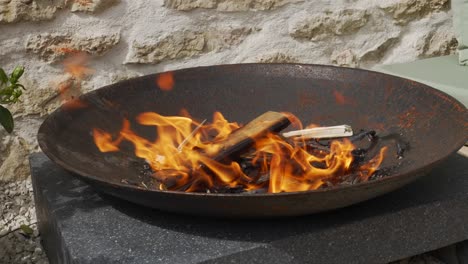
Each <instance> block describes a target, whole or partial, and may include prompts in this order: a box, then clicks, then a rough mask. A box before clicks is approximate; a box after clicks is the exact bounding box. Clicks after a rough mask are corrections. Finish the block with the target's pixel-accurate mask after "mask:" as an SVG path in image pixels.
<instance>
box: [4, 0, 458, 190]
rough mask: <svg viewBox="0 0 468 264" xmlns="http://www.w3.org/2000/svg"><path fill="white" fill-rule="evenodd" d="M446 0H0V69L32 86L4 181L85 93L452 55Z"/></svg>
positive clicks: (10, 138) (18, 114) (20, 169)
mask: <svg viewBox="0 0 468 264" xmlns="http://www.w3.org/2000/svg"><path fill="white" fill-rule="evenodd" d="M456 44H457V43H456V40H455V39H454V34H453V32H452V26H451V13H450V11H449V3H448V0H314V1H307V0H138V1H135V0H74V1H71V0H0V47H1V48H0V64H1V66H3V67H4V68H6V69H8V70H10V69H12V68H13V67H14V65H17V64H19V65H24V66H25V67H26V74H25V76H24V78H23V79H22V82H23V83H24V84H25V86H26V87H27V88H28V90H27V91H26V92H25V94H24V95H23V102H22V103H21V104H18V105H15V106H13V111H14V116H15V120H16V129H15V132H14V133H13V134H12V135H7V134H6V132H4V131H3V130H1V129H0V151H1V155H0V181H5V180H11V179H20V178H25V177H27V176H28V174H29V173H28V171H29V170H28V168H27V162H26V157H27V154H28V153H29V152H31V151H36V150H37V149H38V148H37V143H36V139H35V134H36V131H37V129H38V127H39V125H40V124H41V122H42V120H43V119H44V117H45V116H46V115H47V113H50V112H51V111H53V110H54V109H55V108H56V107H57V106H58V105H59V104H60V98H56V96H55V95H56V93H57V89H58V87H59V86H60V85H61V84H63V83H64V82H65V83H70V82H72V83H74V84H75V85H76V86H77V85H79V86H80V87H81V92H86V91H90V90H93V89H96V88H99V87H101V86H103V85H106V84H110V83H113V82H116V81H119V80H123V79H127V78H131V77H135V76H139V75H143V74H148V73H153V72H157V71H163V70H172V69H178V68H184V67H192V66H200V65H212V64H225V63H244V62H269V63H271V62H300V63H319V64H335V65H342V66H350V67H370V66H372V65H375V64H380V63H396V62H406V61H412V60H416V59H419V58H426V57H430V56H439V55H444V54H449V53H451V52H453V50H454V48H455V46H456ZM70 51H81V52H85V53H87V54H89V56H90V58H91V59H90V61H89V67H91V68H93V69H94V72H93V74H92V75H91V76H88V77H87V78H85V79H84V80H80V79H77V78H76V76H75V77H73V76H72V75H70V74H69V73H64V70H63V60H64V58H66V56H67V54H66V53H67V52H70Z"/></svg>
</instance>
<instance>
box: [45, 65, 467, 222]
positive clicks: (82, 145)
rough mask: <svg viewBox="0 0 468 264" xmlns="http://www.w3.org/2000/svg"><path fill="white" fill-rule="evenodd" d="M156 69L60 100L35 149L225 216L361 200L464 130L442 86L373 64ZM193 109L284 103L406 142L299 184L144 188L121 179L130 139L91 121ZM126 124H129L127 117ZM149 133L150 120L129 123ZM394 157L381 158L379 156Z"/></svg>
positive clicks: (152, 200)
mask: <svg viewBox="0 0 468 264" xmlns="http://www.w3.org/2000/svg"><path fill="white" fill-rule="evenodd" d="M156 78H157V74H153V75H148V76H144V77H140V78H136V79H132V80H128V81H124V82H120V83H116V84H113V85H110V86H107V87H104V88H101V89H99V90H96V91H94V92H91V93H89V94H86V95H84V96H82V97H81V99H80V100H81V101H82V104H84V105H86V107H84V108H78V109H67V108H64V107H62V108H60V109H58V110H57V111H55V112H54V113H53V114H51V115H50V116H49V117H48V118H47V119H46V121H45V122H44V123H43V124H42V126H41V128H40V129H39V133H38V141H39V145H40V147H41V149H42V150H43V151H44V153H45V154H46V155H47V156H48V157H49V158H51V159H52V160H53V161H54V162H56V163H57V164H59V165H60V166H62V167H64V168H65V169H67V170H69V171H71V172H74V173H75V174H77V175H78V176H79V177H82V178H83V179H84V180H86V181H88V182H90V183H92V184H93V185H94V186H95V187H97V188H99V189H100V190H101V191H104V192H106V193H108V194H111V195H114V196H117V197H120V198H123V199H125V200H129V201H132V202H135V203H139V204H142V205H146V206H149V207H154V208H159V209H163V210H168V211H175V212H182V213H190V214H200V215H214V216H225V217H271V216H289V215H302V214H310V213H315V212H320V211H326V210H331V209H336V208H340V207H344V206H347V205H351V204H354V203H358V202H360V201H364V200H367V199H370V198H373V197H376V196H378V195H381V194H384V193H387V192H389V191H392V190H395V189H397V188H400V187H401V186H403V185H405V184H407V183H409V182H411V181H413V180H415V179H416V178H418V177H420V176H422V175H424V174H425V173H427V172H428V171H429V170H430V169H431V168H433V167H434V166H436V165H437V164H438V163H439V162H441V161H442V160H444V159H445V158H447V157H448V156H449V155H450V154H452V153H454V152H455V151H457V150H458V149H459V148H460V147H461V146H463V144H464V143H465V142H466V141H467V140H468V111H467V109H466V108H465V107H464V106H463V105H462V104H461V103H459V102H458V101H456V100H455V99H453V98H452V97H450V96H449V95H447V94H445V93H443V92H440V91H438V90H435V89H432V88H430V87H428V86H426V85H423V84H421V83H417V82H414V81H410V80H406V79H402V78H399V77H395V76H390V75H386V74H382V73H377V72H371V71H365V70H359V69H348V68H339V67H332V66H320V65H299V64H241V65H223V66H210V67H199V68H192V69H184V70H179V71H175V72H174V78H175V87H174V89H173V90H171V91H162V90H160V89H159V88H158V86H157V84H156ZM181 108H185V109H187V110H188V111H189V112H190V113H191V114H192V115H193V116H194V117H195V118H198V119H204V118H210V117H211V116H212V113H213V112H214V111H221V112H222V113H223V114H225V116H226V118H227V119H228V120H233V121H238V122H240V123H245V122H248V121H249V120H251V119H253V118H255V117H256V116H258V115H259V114H261V113H263V112H266V111H269V110H272V111H287V112H292V113H293V114H295V115H297V116H298V117H299V118H300V119H301V120H302V121H303V122H304V123H315V124H321V125H327V126H331V125H341V124H345V123H346V124H349V125H351V126H352V127H353V128H354V129H355V130H357V129H360V128H362V129H374V130H376V131H377V133H384V134H386V133H399V134H402V135H403V136H404V138H405V139H406V140H407V141H409V142H410V145H411V149H410V150H409V151H408V152H407V153H406V156H405V158H404V159H403V161H402V162H400V163H401V164H399V165H398V170H396V171H395V173H393V174H392V175H391V176H389V177H385V178H383V179H380V180H375V181H370V182H367V183H360V184H356V185H353V186H350V187H339V188H332V189H323V190H316V191H307V192H295V193H280V194H255V195H239V194H205V193H181V192H168V191H158V190H146V189H143V188H139V187H136V186H133V185H128V184H124V183H121V180H122V179H132V178H136V177H137V175H139V171H138V168H137V167H135V166H133V165H132V164H133V162H134V159H133V157H134V154H133V152H132V149H131V148H127V149H126V150H124V151H123V152H122V153H106V154H105V155H104V154H102V153H100V152H99V151H98V149H97V148H96V146H95V145H94V142H93V138H92V135H91V129H92V128H94V127H97V128H101V129H103V130H106V131H118V130H120V128H121V124H122V118H124V117H126V118H129V119H130V120H132V119H133V118H134V117H135V116H136V115H137V114H139V113H141V112H147V111H152V112H158V113H160V114H163V115H176V114H178V113H179V111H180V109H181ZM133 125H134V124H133ZM132 127H134V128H135V130H136V132H137V133H139V134H140V135H142V136H144V137H146V138H149V139H154V138H155V136H156V135H155V131H154V128H150V127H135V125H134V126H132ZM396 162H398V161H397V160H396V159H395V158H388V159H386V160H385V161H384V163H383V164H382V166H392V165H395V163H396Z"/></svg>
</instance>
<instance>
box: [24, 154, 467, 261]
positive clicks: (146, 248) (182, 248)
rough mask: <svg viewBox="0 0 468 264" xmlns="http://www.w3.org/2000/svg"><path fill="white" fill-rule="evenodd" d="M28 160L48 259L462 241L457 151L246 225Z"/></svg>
mask: <svg viewBox="0 0 468 264" xmlns="http://www.w3.org/2000/svg"><path fill="white" fill-rule="evenodd" d="M30 163H31V169H32V177H33V187H34V192H35V200H36V207H37V214H38V219H39V229H40V231H41V234H42V237H43V244H44V248H45V250H46V252H47V254H48V256H49V258H50V260H51V263H386V262H390V261H393V260H397V259H403V258H405V257H408V256H413V255H416V254H419V253H423V252H426V251H430V250H433V249H437V248H441V247H443V246H447V245H450V244H453V243H456V242H459V241H463V240H466V239H468V221H466V219H468V202H467V201H468V158H466V157H463V156H461V155H458V154H456V155H453V156H452V157H451V158H450V159H449V160H448V161H446V162H445V163H444V164H443V165H441V166H439V167H438V168H436V169H435V170H434V171H433V172H432V173H431V174H430V175H428V176H426V177H424V178H422V179H420V180H418V181H416V182H415V183H413V184H411V185H409V186H407V187H405V188H402V189H400V190H398V191H395V192H393V193H390V194H387V195H385V196H382V197H379V198H376V199H373V200H371V201H368V202H364V203H361V204H358V205H355V206H351V207H348V208H345V209H341V210H337V211H334V212H329V213H323V214H317V215H310V216H305V217H295V218H285V219H273V220H249V221H247V220H242V221H240V220H237V221H234V220H223V219H209V218H200V217H192V216H185V215H176V214H170V213H165V212H161V211H157V210H152V209H146V208H143V207H140V206H138V205H134V204H130V203H127V202H124V201H121V200H118V199H115V198H112V197H109V196H105V195H101V194H99V193H96V192H95V191H94V190H93V189H92V188H91V187H89V186H88V185H87V184H85V183H84V182H82V181H80V180H78V179H76V178H75V177H73V176H72V175H70V174H69V173H67V172H65V171H63V170H62V169H60V168H59V167H57V166H56V165H54V164H53V163H52V162H51V161H50V160H48V159H47V158H46V157H45V155H43V154H34V155H32V156H31V158H30Z"/></svg>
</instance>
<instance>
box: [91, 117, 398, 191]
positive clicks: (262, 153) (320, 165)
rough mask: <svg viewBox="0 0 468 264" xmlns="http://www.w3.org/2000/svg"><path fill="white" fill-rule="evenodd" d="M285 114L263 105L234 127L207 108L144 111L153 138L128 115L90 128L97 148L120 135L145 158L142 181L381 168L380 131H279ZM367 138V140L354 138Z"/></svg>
mask: <svg viewBox="0 0 468 264" xmlns="http://www.w3.org/2000/svg"><path fill="white" fill-rule="evenodd" d="M290 118H295V117H291V116H289V114H288V115H287V114H283V113H278V112H272V111H269V112H266V113H264V114H262V115H260V116H258V117H257V118H255V119H253V120H252V121H250V122H249V123H247V124H246V125H245V126H242V127H241V126H239V125H237V124H236V123H229V122H228V121H227V120H226V119H225V118H224V117H223V116H222V115H221V113H215V114H214V119H213V122H212V123H205V121H203V122H202V123H198V124H197V123H195V122H194V121H193V120H192V119H190V118H187V117H177V116H173V117H164V116H161V115H158V114H156V113H143V114H141V115H139V116H138V117H137V121H138V123H140V124H141V125H146V126H148V125H151V126H156V127H157V131H158V138H157V139H156V140H155V141H154V142H152V141H148V140H146V139H144V138H141V137H140V136H138V135H136V134H135V133H134V132H133V131H132V130H131V129H130V123H129V122H128V121H125V122H124V125H123V128H122V130H121V131H120V132H119V134H118V137H117V138H114V137H113V136H112V135H111V134H110V133H107V132H105V131H101V130H99V129H94V133H93V135H94V140H95V143H96V145H97V146H98V148H99V149H100V150H101V151H102V152H112V151H119V145H120V144H121V142H122V141H130V142H131V143H133V144H134V146H135V154H136V156H137V157H139V158H142V159H144V160H146V161H147V163H148V164H149V166H150V168H151V171H152V172H151V173H150V175H151V176H152V177H153V181H154V183H151V182H146V183H145V186H146V187H145V186H142V187H143V188H158V189H160V190H173V191H184V192H218V193H219V192H221V193H262V192H270V193H278V192H291V191H306V190H314V189H318V188H326V187H332V186H340V185H349V184H354V183H357V182H362V181H367V180H369V179H371V177H374V178H379V177H382V175H385V172H384V171H382V170H379V167H380V164H381V163H382V161H383V159H384V155H385V152H386V150H387V147H381V148H380V150H377V149H376V148H377V146H378V142H379V141H378V140H379V138H378V137H377V135H376V133H375V132H374V131H362V132H359V133H357V134H356V135H353V132H352V129H351V127H349V126H347V125H342V126H333V127H319V128H313V129H304V130H297V131H291V132H287V133H283V134H282V135H280V134H279V132H280V131H281V130H282V129H284V128H286V127H287V126H288V125H289V124H290ZM194 125H195V128H193V126H194ZM337 138H341V139H337ZM366 138H367V139H368V140H369V141H370V145H369V146H368V147H366V148H358V147H356V146H355V145H354V143H358V142H360V141H362V140H364V139H366ZM295 139H300V140H295ZM399 151H400V152H401V150H399ZM374 178H372V179H374ZM154 186H158V187H154Z"/></svg>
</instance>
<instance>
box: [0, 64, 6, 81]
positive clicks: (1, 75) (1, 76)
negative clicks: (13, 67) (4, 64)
mask: <svg viewBox="0 0 468 264" xmlns="http://www.w3.org/2000/svg"><path fill="white" fill-rule="evenodd" d="M7 82H8V76H7V75H6V73H5V71H4V70H3V69H2V68H0V83H7Z"/></svg>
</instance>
